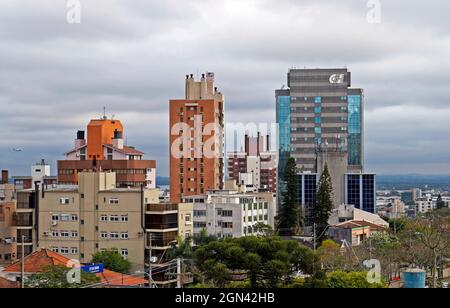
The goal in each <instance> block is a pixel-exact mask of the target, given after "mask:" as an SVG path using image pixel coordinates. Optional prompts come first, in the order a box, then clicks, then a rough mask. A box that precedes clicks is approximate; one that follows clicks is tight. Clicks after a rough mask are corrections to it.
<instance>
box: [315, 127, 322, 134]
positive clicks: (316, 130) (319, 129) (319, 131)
mask: <svg viewBox="0 0 450 308" xmlns="http://www.w3.org/2000/svg"><path fill="white" fill-rule="evenodd" d="M314 132H315V133H316V134H321V133H322V128H320V127H316V128H315V129H314Z"/></svg>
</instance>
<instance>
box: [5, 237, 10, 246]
mask: <svg viewBox="0 0 450 308" xmlns="http://www.w3.org/2000/svg"><path fill="white" fill-rule="evenodd" d="M3 243H5V244H6V245H10V244H12V239H11V238H9V237H8V238H5V239H3Z"/></svg>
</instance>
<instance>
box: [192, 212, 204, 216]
mask: <svg viewBox="0 0 450 308" xmlns="http://www.w3.org/2000/svg"><path fill="white" fill-rule="evenodd" d="M194 217H206V211H194Z"/></svg>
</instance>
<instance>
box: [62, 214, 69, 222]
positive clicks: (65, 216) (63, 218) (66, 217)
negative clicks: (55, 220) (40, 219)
mask: <svg viewBox="0 0 450 308" xmlns="http://www.w3.org/2000/svg"><path fill="white" fill-rule="evenodd" d="M69 220H70V216H69V215H67V214H61V221H69Z"/></svg>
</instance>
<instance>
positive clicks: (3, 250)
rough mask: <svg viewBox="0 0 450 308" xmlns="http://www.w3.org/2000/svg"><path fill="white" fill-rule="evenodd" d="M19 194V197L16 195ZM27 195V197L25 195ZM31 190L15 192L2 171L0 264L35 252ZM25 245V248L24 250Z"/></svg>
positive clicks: (6, 174) (6, 175) (0, 187)
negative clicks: (24, 192)
mask: <svg viewBox="0 0 450 308" xmlns="http://www.w3.org/2000/svg"><path fill="white" fill-rule="evenodd" d="M16 195H17V197H16ZM24 196H25V197H24ZM33 200H34V199H33V198H32V196H31V192H29V193H26V194H25V195H24V194H23V193H22V192H20V193H19V192H17V194H16V193H15V189H14V185H12V184H8V172H7V171H5V170H4V171H2V179H1V184H0V265H7V264H10V263H12V262H14V261H16V260H17V259H19V258H21V256H22V251H23V253H24V255H29V254H30V253H32V252H33V249H34V246H33V238H34V235H33V234H34V233H33V218H34V210H33V202H34V201H33ZM22 245H23V250H22Z"/></svg>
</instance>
